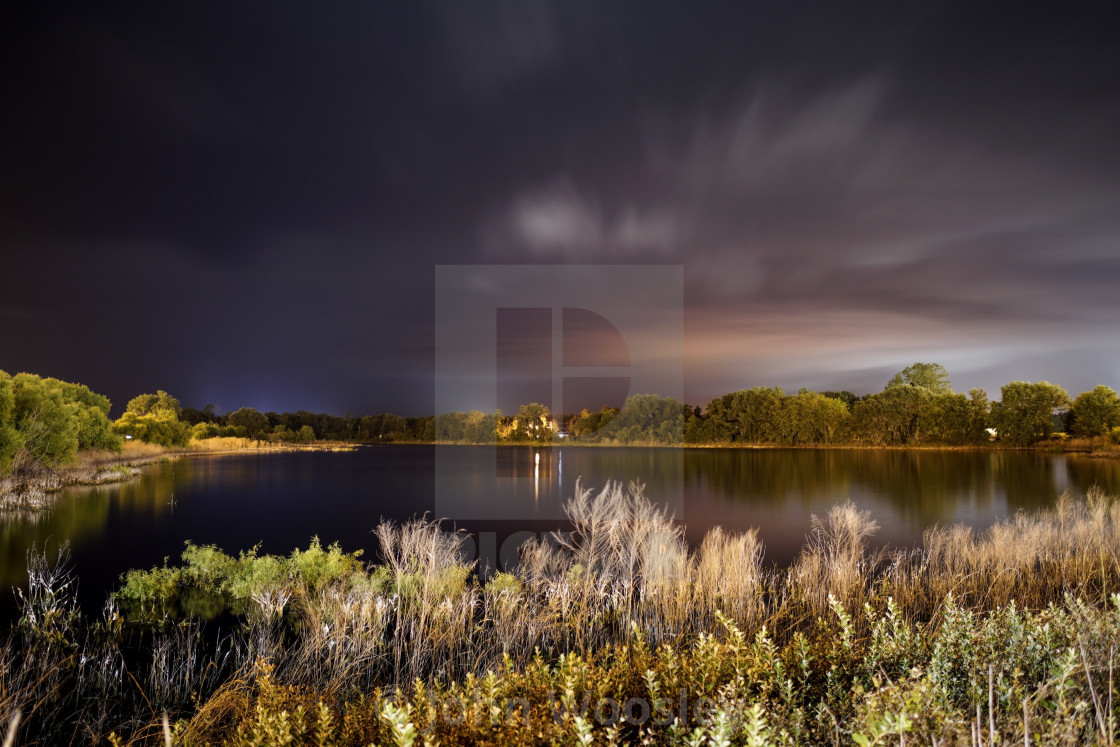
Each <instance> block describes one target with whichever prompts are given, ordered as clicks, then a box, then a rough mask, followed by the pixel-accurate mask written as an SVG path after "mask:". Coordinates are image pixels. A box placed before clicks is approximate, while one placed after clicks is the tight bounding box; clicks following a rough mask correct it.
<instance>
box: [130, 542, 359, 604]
mask: <svg viewBox="0 0 1120 747" xmlns="http://www.w3.org/2000/svg"><path fill="white" fill-rule="evenodd" d="M360 555H361V551H358V552H356V553H344V552H343V551H342V549H341V548H340V547H339V546H338V545H337V544H332V545H330V546H329V547H327V548H325V549H324V548H323V547H322V545H321V544H320V542H319V538H318V537H313V538H312V540H311V544H310V545H309V546H308V549H307V550H300V549H298V548H297V549H295V550H293V551H292V553H291V555H289V556H288V557H287V558H284V557H278V556H275V555H258V554H257V550H256V548H253V549H252V550H248V551H244V552H242V553H241V554H240V555H239V556H238V557H237V558H234V557H232V556H230V555H227V554H225V553H223V552H222V551H221V550H219V549H218V548H216V547H214V546H213V545H203V546H198V545H193V544H191V543H190V542H188V543H187V545H186V548H185V549H184V550H183V553H182V556H181V557H182V560H183V562H184V564H185V565H183V566H181V567H168V566H163V567H160V568H153V569H151V570H148V571H141V570H132V571H129V572H128V573H126V574H124V575H123V576H122V577H121V582H122V583H121V587H120V588H119V589H118V590H117V592H116V593H115V598H116V599H117V600H118V601H119V602H120V603H121V604H122V605H123V606H124V607H125V608H126V609H128V610H129V611H130V612H131V613H132V614H136V615H139V616H142V617H155V618H157V619H159V618H162V617H166V616H168V615H173V614H176V613H177V612H180V611H193V612H195V613H196V614H199V613H202V612H203V611H204V612H205V613H206V614H205V616H208V617H210V616H214V615H216V614H220V613H221V612H223V611H226V610H234V611H237V612H240V613H242V614H244V613H245V612H247V611H250V610H257V611H259V612H262V613H265V614H266V615H267V616H270V615H272V614H275V613H278V612H281V611H283V609H284V608H285V607H286V606H287V604H288V603H289V602H292V603H295V604H299V603H301V600H303V599H305V598H306V596H307V595H308V594H313V593H316V592H317V591H319V590H320V589H321V588H323V586H324V585H326V584H329V583H333V582H337V581H339V580H347V579H349V578H350V577H351V576H352V575H353V574H354V573H357V572H359V571H361V570H362V566H361V563H360V562H359V560H358V558H359V556H360Z"/></svg>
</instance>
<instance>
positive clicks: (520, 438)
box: [0, 363, 1120, 476]
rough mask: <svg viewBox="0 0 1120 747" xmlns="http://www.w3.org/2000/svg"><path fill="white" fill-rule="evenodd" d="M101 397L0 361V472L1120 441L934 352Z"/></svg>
mask: <svg viewBox="0 0 1120 747" xmlns="http://www.w3.org/2000/svg"><path fill="white" fill-rule="evenodd" d="M110 407H111V404H110V402H109V400H108V399H107V398H106V397H104V396H102V395H100V394H96V393H94V392H92V391H90V390H89V389H88V388H87V387H85V386H82V385H81V384H72V383H68V382H64V381H59V380H58V379H51V378H42V377H39V376H36V375H34V374H27V373H21V374H17V375H15V376H10V375H8V374H7V373H5V372H3V371H0V476H3V475H6V474H8V473H9V472H11V471H12V470H13V469H22V468H28V469H32V468H36V467H47V468H54V467H58V466H63V465H66V464H70V463H72V462H74V461H75V459H76V457H77V454H78V451H79V450H81V449H105V450H112V451H119V450H120V448H121V445H122V442H123V441H124V440H129V439H135V440H139V441H144V442H147V443H153V444H159V445H162V446H168V447H174V446H186V445H187V444H188V443H189V442H190V441H191V440H192V439H194V440H202V439H208V438H214V437H219V436H235V437H241V438H250V439H256V440H261V441H274V442H287V443H311V442H314V441H350V442H364V443H390V442H396V443H400V442H422V443H431V442H455V443H477V444H483V443H551V442H553V441H554V440H559V439H565V440H571V441H576V442H585V443H602V444H663V445H677V444H685V443H687V444H712V445H720V444H728V445H730V444H773V445H783V446H803V445H831V444H855V445H861V444H862V445H869V446H886V445H900V446H913V445H969V444H982V443H988V442H990V441H993V440H996V441H1000V442H1002V443H1005V444H1009V445H1015V446H1026V445H1031V444H1035V443H1039V442H1042V441H1046V440H1049V439H1053V438H1058V439H1064V438H1068V437H1069V436H1076V437H1083V438H1084V437H1110V438H1111V439H1112V441H1113V442H1114V443H1120V397H1118V396H1117V394H1116V392H1115V391H1113V390H1112V389H1110V388H1109V387H1106V386H1098V387H1096V388H1094V389H1092V390H1090V391H1087V392H1082V393H1081V394H1080V395H1078V396H1077V397H1076V398H1073V399H1071V398H1070V396H1069V394H1067V393H1066V391H1065V390H1064V389H1062V388H1061V387H1059V386H1057V385H1054V384H1050V383H1048V382H1045V381H1043V382H1038V383H1030V382H1024V381H1014V382H1011V383H1009V384H1007V385H1005V386H1003V387H1002V388H1001V390H1000V399H999V401H997V402H990V401H989V400H988V395H987V393H986V392H985V391H984V390H983V389H973V390H971V391H970V392H969V393H968V394H963V393H960V392H955V391H953V388H952V385H951V383H950V381H949V374H948V372H947V371H946V370H945V368H944V367H943V366H940V365H938V364H935V363H915V364H914V365H912V366H909V367H908V368H905V369H903V370H902V371H899V372H898V373H897V374H895V375H894V376H893V377H892V378H891V379H890V380H889V381H888V382H887V384H886V386H885V387H884V388H883V390H882V391H881V392H876V393H874V394H868V395H864V396H857V395H855V394H852V393H851V392H847V391H842V392H812V391H809V390H807V389H802V390H801V391H799V392H798V393H797V394H792V395H787V394H786V393H785V392H784V391H783V390H782V389H781V388H780V387H755V388H753V389H744V390H740V391H736V392H730V393H728V394H725V395H723V396H722V397H716V398H715V399H713V400H712V401H711V402H709V403H708V404H707V405H706V406H705V407H703V408H700V407H696V406H691V405H686V404H683V403H681V402H680V401H678V400H676V399H673V398H671V397H661V396H658V395H653V394H639V395H634V396H632V397H630V398H629V399H628V400H627V401H626V404H625V406H624V407H622V408H621V409H619V408H610V407H604V408H602V409H600V410H599V411H598V412H591V411H590V410H582V411H581V412H579V413H571V414H564V415H560V416H554V415H553V413H552V412H550V410H549V408H548V407H546V406H544V405H541V404H539V403H529V404H526V405H522V406H521V407H520V408H519V410H518V412H517V413H514V414H512V415H503V414H502V413H501V411H498V412H494V413H483V412H480V411H477V410H475V411H471V412H466V413H463V412H453V413H444V414H441V415H437V416H434V417H432V416H425V417H412V418H406V417H402V416H400V415H395V414H393V413H381V414H379V415H365V416H360V417H359V416H353V415H348V416H346V417H342V416H338V415H329V414H325V413H312V412H307V411H305V410H300V411H298V412H294V413H290V412H285V413H275V412H265V413H262V412H259V411H257V410H255V409H253V408H251V407H243V408H241V409H239V410H235V411H233V412H230V413H226V414H218V413H217V412H216V411H215V408H214V407H213V406H212V405H207V406H206V407H204V408H202V409H201V410H199V409H195V408H191V407H186V408H184V407H182V406H181V405H180V403H179V401H178V400H177V399H175V398H174V397H172V396H171V395H170V394H168V393H167V392H164V391H158V392H156V393H155V394H142V395H140V396H138V397H136V398H134V399H132V400H131V401H130V402H129V403H128V405H127V407H126V408H125V411H124V414H123V415H122V416H121V417H120V418H119V419H118V420H117V421H115V422H113V421H110V419H109V411H110Z"/></svg>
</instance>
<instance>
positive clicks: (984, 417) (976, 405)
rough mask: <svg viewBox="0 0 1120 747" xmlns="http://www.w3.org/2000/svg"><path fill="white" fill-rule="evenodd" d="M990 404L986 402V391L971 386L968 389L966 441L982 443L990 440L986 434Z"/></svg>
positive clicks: (990, 409)
mask: <svg viewBox="0 0 1120 747" xmlns="http://www.w3.org/2000/svg"><path fill="white" fill-rule="evenodd" d="M991 411H992V406H991V404H990V403H989V402H988V393H987V392H986V391H984V390H983V389H977V388H973V389H970V390H968V442H969V443H974V444H978V443H984V442H985V441H988V440H990V438H989V435H988V419H989V418H990V417H991Z"/></svg>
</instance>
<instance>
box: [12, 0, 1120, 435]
mask: <svg viewBox="0 0 1120 747" xmlns="http://www.w3.org/2000/svg"><path fill="white" fill-rule="evenodd" d="M857 7H858V8H862V9H861V10H859V11H858V12H856V11H855V9H856V8H857ZM1093 7H1094V6H1084V7H1077V6H1073V5H1067V4H1054V3H1050V4H1046V5H1040V6H1039V7H1038V8H1037V9H1033V10H1032V9H1031V8H1030V7H1029V6H1028V5H1027V4H1022V3H1015V4H1006V5H1004V6H999V5H997V4H989V3H961V4H952V5H951V4H944V3H937V2H921V3H889V4H883V5H880V6H870V5H862V6H857V5H856V4H851V3H823V2H822V3H812V4H804V3H796V2H781V3H767V4H754V3H750V4H748V3H738V2H735V3H731V2H729V3H718V4H707V3H695V2H689V3H664V2H633V3H615V2H578V1H576V2H573V1H570V0H565V1H564V2H556V3H544V2H533V1H527V0H516V1H511V2H506V3H477V2H442V3H427V2H403V3H394V4H388V3H349V4H345V5H343V4H339V5H336V6H330V5H325V4H319V3H314V4H306V6H305V7H303V8H297V7H296V6H295V5H294V4H283V3H243V2H236V3H198V2H194V3H183V4H177V3H162V2H161V3H145V4H141V5H137V6H135V7H132V8H127V9H126V8H122V7H108V6H107V5H105V4H83V5H82V6H80V7H74V8H68V7H66V6H65V5H61V4H55V3H25V4H21V5H20V7H19V9H18V10H14V11H13V10H12V9H8V10H7V11H6V18H5V21H4V23H3V24H2V26H0V39H2V44H0V56H2V58H3V64H2V68H0V80H2V86H0V91H2V101H3V115H2V116H0V253H2V256H0V369H4V370H7V371H9V372H10V373H15V372H17V371H31V372H35V373H40V374H42V375H47V376H55V377H58V378H62V379H66V380H71V381H78V382H81V383H85V384H87V385H89V386H90V387H91V388H92V389H94V390H95V391H98V392H102V393H104V394H106V395H108V396H109V397H110V398H112V399H113V401H114V404H115V410H114V412H115V413H118V412H120V410H121V408H122V407H123V405H124V404H125V403H126V402H127V400H128V399H129V398H131V397H132V396H134V395H136V394H139V393H141V392H147V391H154V390H155V389H157V388H159V389H165V390H167V391H170V392H171V393H173V394H174V395H176V396H177V397H179V398H180V399H181V400H182V401H183V403H184V404H185V405H192V406H196V407H202V406H203V405H205V404H207V403H212V404H214V405H217V406H218V407H219V408H223V409H226V410H229V409H236V408H237V407H240V406H242V405H250V406H254V407H257V408H258V409H261V410H296V409H309V410H315V411H330V412H335V413H339V414H346V413H355V414H358V413H368V412H379V411H383V410H391V411H395V412H398V413H401V414H406V415H416V414H422V413H426V412H429V411H431V409H432V407H433V360H434V353H433V346H434V330H433V325H434V312H433V305H434V298H433V296H434V290H433V282H434V281H433V277H434V268H435V267H436V266H437V265H441V264H522V263H545V264H645V263H652V264H671V265H683V267H684V282H685V288H684V299H685V311H684V314H685V317H684V319H685V322H684V332H685V336H684V347H685V351H684V352H685V377H684V394H685V397H686V398H687V400H688V401H690V402H692V403H700V404H702V403H704V402H706V401H707V400H708V399H710V398H711V397H712V396H714V395H717V394H722V393H724V392H727V391H731V390H734V389H739V388H744V387H749V386H758V385H780V386H784V387H786V388H787V390H791V391H796V390H797V388H799V387H801V386H808V387H810V388H817V389H849V390H852V391H855V392H857V393H862V392H867V391H874V390H878V389H880V388H881V387H882V386H883V384H884V383H885V382H886V379H887V378H888V377H889V376H890V374H891V373H893V372H894V371H897V370H899V369H900V368H902V367H904V366H906V365H908V364H910V363H913V362H914V361H918V360H921V361H936V362H939V363H941V364H943V365H945V366H946V367H947V368H948V369H949V371H950V373H951V374H952V378H953V383H954V385H955V387H956V388H957V389H958V390H967V389H968V388H969V387H972V386H982V387H985V388H987V389H988V390H989V392H990V393H992V394H993V395H995V396H997V397H998V391H999V387H1000V385H1001V384H1004V383H1007V382H1008V381H1010V380H1013V379H1025V380H1033V381H1038V380H1043V379H1047V380H1050V381H1053V382H1056V383H1059V384H1061V385H1063V386H1065V387H1066V388H1067V389H1069V390H1070V392H1071V393H1072V394H1076V393H1077V392H1080V391H1082V390H1084V389H1087V388H1090V387H1092V386H1093V385H1096V384H1108V385H1110V386H1113V387H1118V388H1120V346H1118V344H1117V343H1118V342H1120V333H1118V331H1117V329H1118V325H1117V320H1118V319H1120V294H1118V293H1117V290H1118V287H1120V135H1118V133H1120V42H1118V41H1117V40H1118V39H1120V33H1118V28H1120V25H1118V24H1117V22H1116V18H1115V17H1114V16H1113V15H1106V14H1105V12H1106V10H1107V8H1108V5H1106V4H1105V3H1098V4H1097V5H1096V6H1095V8H1096V9H1092V8H1093ZM13 14H14V15H13Z"/></svg>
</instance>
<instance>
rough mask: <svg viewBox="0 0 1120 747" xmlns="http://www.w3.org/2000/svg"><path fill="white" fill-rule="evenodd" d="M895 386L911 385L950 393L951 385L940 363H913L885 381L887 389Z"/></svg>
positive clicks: (935, 391) (951, 391)
mask: <svg viewBox="0 0 1120 747" xmlns="http://www.w3.org/2000/svg"><path fill="white" fill-rule="evenodd" d="M895 386H913V387H920V388H922V389H926V390H928V391H930V392H932V393H934V394H952V393H953V385H952V384H951V383H950V381H949V372H948V371H946V370H945V367H944V366H942V365H941V364H940V363H915V364H913V365H912V366H907V367H906V368H904V369H902V370H901V371H899V372H898V373H896V374H895V375H894V376H892V377H891V379H890V381H888V382H887V386H886V388H887V389H890V388H891V387H895Z"/></svg>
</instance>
